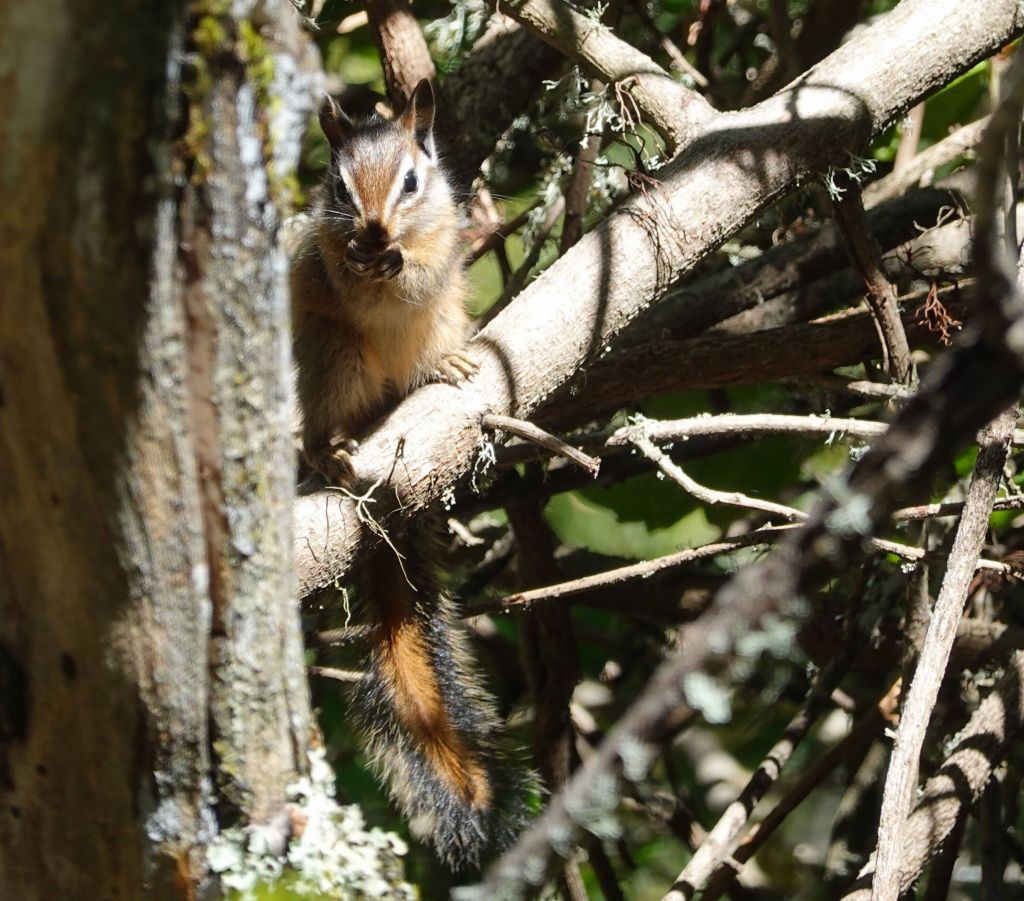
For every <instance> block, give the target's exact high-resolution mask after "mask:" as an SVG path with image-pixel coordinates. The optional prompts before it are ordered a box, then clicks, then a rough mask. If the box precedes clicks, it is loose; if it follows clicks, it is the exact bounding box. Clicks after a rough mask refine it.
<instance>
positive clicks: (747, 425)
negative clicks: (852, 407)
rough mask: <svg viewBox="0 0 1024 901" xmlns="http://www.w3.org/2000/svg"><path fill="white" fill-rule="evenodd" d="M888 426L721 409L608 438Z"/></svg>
mask: <svg viewBox="0 0 1024 901" xmlns="http://www.w3.org/2000/svg"><path fill="white" fill-rule="evenodd" d="M887 428H889V426H888V424H886V423H884V422H874V421H871V420H867V419H850V418H846V417H833V416H827V415H826V416H813V415H812V416H791V415H784V414H779V413H752V414H738V413H724V414H721V415H719V416H712V415H705V416H694V417H691V418H688V419H671V420H668V419H666V420H642V421H640V422H639V423H637V424H635V425H628V426H624V427H623V428H621V429H619V430H618V431H617V432H615V433H614V434H613V435H612V436H611V437H610V438H609V439H608V444H610V445H613V446H615V445H623V444H626V443H632V442H633V437H632V436H634V435H642V436H643V437H646V438H648V439H650V440H651V441H676V440H679V439H681V438H682V439H686V438H692V437H696V436H699V435H755V434H764V435H828V436H829V437H830V438H831V437H832V436H834V437H837V438H844V437H846V438H859V439H863V440H871V439H872V438H877V437H878V436H879V435H882V434H884V433H885V430H886V429H887Z"/></svg>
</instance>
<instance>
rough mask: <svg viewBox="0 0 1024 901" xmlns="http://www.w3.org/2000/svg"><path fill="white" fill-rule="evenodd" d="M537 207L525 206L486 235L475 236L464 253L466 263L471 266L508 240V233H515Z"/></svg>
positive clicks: (535, 205)
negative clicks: (467, 250)
mask: <svg viewBox="0 0 1024 901" xmlns="http://www.w3.org/2000/svg"><path fill="white" fill-rule="evenodd" d="M536 208H537V204H534V205H533V206H530V207H527V208H526V209H525V210H523V211H522V212H521V213H520V214H519V215H518V216H515V217H514V218H513V219H510V220H509V221H508V222H505V223H504V224H502V225H499V226H498V227H497V228H495V229H493V230H491V231H489V232H488V233H487V234H486V235H483V236H482V237H480V238H477V239H476V240H475V241H474V242H473V243H472V244H471V245H470V247H469V253H467V254H466V265H467V266H471V265H472V264H473V263H475V262H476V261H477V260H479V259H480V258H481V257H482V256H484V254H486V253H489V252H490V251H492V250H494V249H495V248H497V247H500V246H501V245H502V244H504V243H505V241H507V240H508V237H509V235H513V234H515V233H516V232H517V231H519V229H521V228H522V227H523V226H524V225H526V223H527V221H528V220H529V218H530V214H531V213H532V212H533V211H534V210H535V209H536Z"/></svg>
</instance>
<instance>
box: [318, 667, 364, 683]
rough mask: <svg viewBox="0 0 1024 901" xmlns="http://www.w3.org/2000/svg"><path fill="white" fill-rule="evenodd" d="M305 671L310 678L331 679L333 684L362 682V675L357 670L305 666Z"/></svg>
mask: <svg viewBox="0 0 1024 901" xmlns="http://www.w3.org/2000/svg"><path fill="white" fill-rule="evenodd" d="M306 671H307V672H308V673H309V674H310V675H311V676H321V677H322V678H324V679H333V680H334V681H335V682H347V683H353V682H362V681H363V674H362V673H361V672H359V670H351V669H336V668H335V667H333V666H307V667H306Z"/></svg>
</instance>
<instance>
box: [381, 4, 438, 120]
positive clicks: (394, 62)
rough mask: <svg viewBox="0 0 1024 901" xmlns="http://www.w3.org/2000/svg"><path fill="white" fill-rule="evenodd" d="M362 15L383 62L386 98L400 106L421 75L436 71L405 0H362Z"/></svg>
mask: <svg viewBox="0 0 1024 901" xmlns="http://www.w3.org/2000/svg"><path fill="white" fill-rule="evenodd" d="M366 15H367V17H368V19H369V22H370V25H371V26H372V27H373V36H374V39H375V40H376V42H377V49H378V50H379V51H380V59H381V63H382V64H383V66H384V83H385V85H386V86H387V89H388V98H389V99H390V100H391V102H392V103H393V104H394V105H395V107H396V108H399V109H400V108H401V107H403V106H405V103H406V101H407V100H408V99H409V98H410V97H411V96H412V92H413V91H414V90H415V89H416V85H418V84H419V83H420V81H421V80H422V79H424V78H426V79H428V80H430V81H433V80H434V78H435V76H436V74H437V73H436V72H435V71H434V62H433V60H432V59H431V58H430V51H429V50H428V49H427V42H426V39H425V38H424V37H423V31H422V29H421V28H420V23H419V22H417V21H416V17H415V16H414V15H413V14H412V10H411V9H410V8H409V2H408V0H366Z"/></svg>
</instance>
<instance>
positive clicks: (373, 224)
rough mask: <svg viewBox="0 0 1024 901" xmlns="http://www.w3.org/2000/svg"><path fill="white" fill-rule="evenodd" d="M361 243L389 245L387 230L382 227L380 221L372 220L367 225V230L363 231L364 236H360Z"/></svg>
mask: <svg viewBox="0 0 1024 901" xmlns="http://www.w3.org/2000/svg"><path fill="white" fill-rule="evenodd" d="M360 241H361V242H362V243H365V244H371V245H372V244H387V242H388V232H387V229H386V228H384V226H383V225H381V223H380V220H378V219H371V220H369V221H368V222H367V223H366V228H364V229H363V233H362V235H360Z"/></svg>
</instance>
